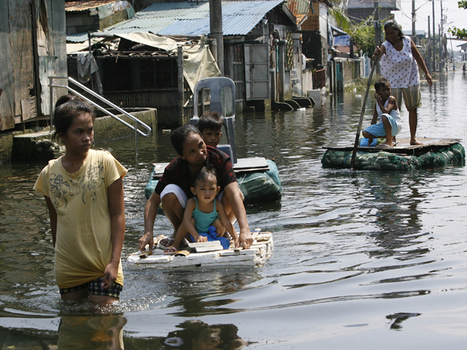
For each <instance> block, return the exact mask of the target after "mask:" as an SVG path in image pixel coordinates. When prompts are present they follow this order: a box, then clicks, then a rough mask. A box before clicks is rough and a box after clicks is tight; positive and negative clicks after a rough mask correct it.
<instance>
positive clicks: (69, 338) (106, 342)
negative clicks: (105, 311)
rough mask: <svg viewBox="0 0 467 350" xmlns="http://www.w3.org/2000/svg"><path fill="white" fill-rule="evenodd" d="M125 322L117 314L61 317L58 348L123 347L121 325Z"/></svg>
mask: <svg viewBox="0 0 467 350" xmlns="http://www.w3.org/2000/svg"><path fill="white" fill-rule="evenodd" d="M126 322H127V321H126V319H125V318H124V317H121V316H117V315H107V316H65V317H62V318H61V320H60V326H59V328H58V343H57V345H58V348H59V349H89V350H92V349H109V350H119V349H123V348H124V342H123V326H124V325H125V324H126Z"/></svg>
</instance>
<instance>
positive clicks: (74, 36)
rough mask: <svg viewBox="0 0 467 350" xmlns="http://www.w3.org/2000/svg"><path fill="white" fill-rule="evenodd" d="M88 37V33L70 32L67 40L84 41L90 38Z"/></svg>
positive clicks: (73, 41) (72, 41)
mask: <svg viewBox="0 0 467 350" xmlns="http://www.w3.org/2000/svg"><path fill="white" fill-rule="evenodd" d="M88 38H89V37H88V33H79V34H68V35H67V36H66V41H68V42H71V43H82V42H84V41H86V40H88Z"/></svg>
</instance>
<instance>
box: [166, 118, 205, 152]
mask: <svg viewBox="0 0 467 350" xmlns="http://www.w3.org/2000/svg"><path fill="white" fill-rule="evenodd" d="M192 132H194V133H195V134H198V135H199V136H201V133H200V132H199V130H198V129H196V128H195V127H194V126H193V125H191V124H187V125H183V126H181V127H179V128H177V129H175V130H174V132H173V133H172V135H170V142H171V143H172V146H173V148H174V149H175V151H176V152H177V153H178V154H179V155H180V156H181V155H182V154H183V144H184V143H185V141H186V139H187V137H188V135H189V134H190V133H192ZM201 138H202V136H201Z"/></svg>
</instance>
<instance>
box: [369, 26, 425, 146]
mask: <svg viewBox="0 0 467 350" xmlns="http://www.w3.org/2000/svg"><path fill="white" fill-rule="evenodd" d="M384 32H385V36H386V41H385V42H384V43H383V44H382V45H381V47H379V46H377V47H376V49H375V53H374V54H375V56H377V57H381V56H382V57H381V74H382V75H383V76H384V77H385V78H386V79H387V80H389V82H390V84H391V89H392V94H393V95H394V96H395V97H396V99H397V104H398V106H399V108H400V107H401V106H402V96H403V97H404V103H405V107H406V108H407V110H408V111H409V127H410V144H411V145H420V144H421V142H419V141H418V140H417V138H416V133H417V122H418V114H417V108H418V107H420V106H421V105H422V103H421V100H422V98H421V94H420V75H419V73H418V67H420V68H421V69H422V70H423V72H424V73H425V79H426V81H427V82H428V84H430V86H431V85H432V84H433V82H432V80H431V75H430V72H429V71H428V68H427V66H426V64H425V61H424V60H423V57H422V56H421V55H420V52H419V51H418V49H417V46H415V43H414V42H413V40H412V39H411V38H409V37H405V36H404V35H403V34H402V31H401V28H400V26H399V25H398V24H397V23H396V22H395V21H392V20H391V21H387V22H386V23H385V24H384Z"/></svg>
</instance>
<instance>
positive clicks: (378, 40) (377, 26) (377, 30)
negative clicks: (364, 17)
mask: <svg viewBox="0 0 467 350" xmlns="http://www.w3.org/2000/svg"><path fill="white" fill-rule="evenodd" d="M374 6H375V42H376V45H378V46H381V25H380V23H379V1H378V0H376V1H375V3H374ZM376 73H377V74H378V75H380V74H381V67H380V66H379V64H378V65H377V66H376Z"/></svg>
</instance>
